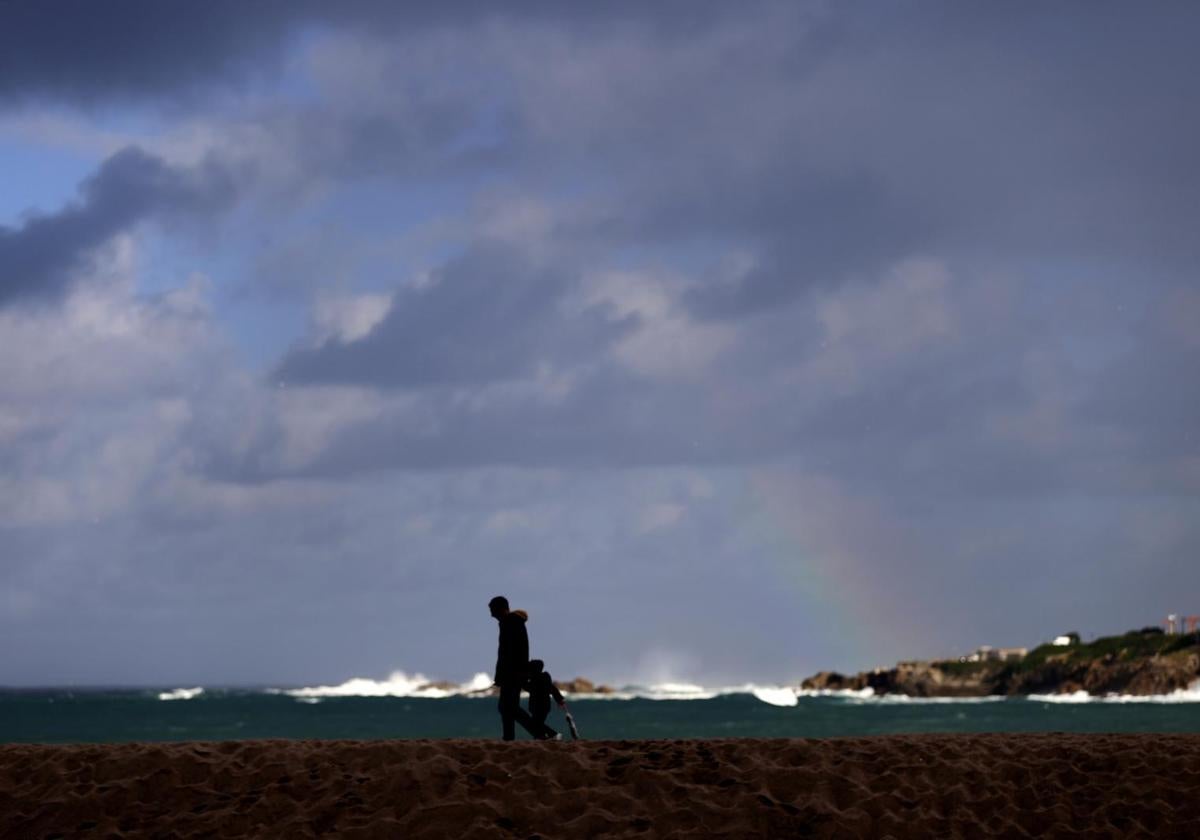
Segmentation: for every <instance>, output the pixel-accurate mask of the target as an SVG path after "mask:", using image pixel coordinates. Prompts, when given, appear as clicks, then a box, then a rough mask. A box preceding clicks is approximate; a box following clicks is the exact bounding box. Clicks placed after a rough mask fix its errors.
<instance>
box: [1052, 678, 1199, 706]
mask: <svg viewBox="0 0 1200 840" xmlns="http://www.w3.org/2000/svg"><path fill="white" fill-rule="evenodd" d="M1029 699H1030V700H1033V701H1037V702H1040V703H1200V680H1197V681H1196V682H1193V683H1192V684H1191V685H1189V686H1188V687H1187V688H1178V689H1176V690H1175V691H1172V692H1171V693H1170V694H1088V693H1087V692H1086V691H1076V692H1073V693H1071V694H1030V695H1029Z"/></svg>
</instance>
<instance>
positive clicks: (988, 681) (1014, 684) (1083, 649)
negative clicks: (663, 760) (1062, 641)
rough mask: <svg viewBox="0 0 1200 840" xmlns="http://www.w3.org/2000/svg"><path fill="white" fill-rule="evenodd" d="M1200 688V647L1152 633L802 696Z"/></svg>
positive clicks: (854, 679) (841, 678)
mask: <svg viewBox="0 0 1200 840" xmlns="http://www.w3.org/2000/svg"><path fill="white" fill-rule="evenodd" d="M1197 680H1200V639H1198V638H1197V636H1196V634H1190V636H1180V635H1176V636H1165V635H1163V634H1162V633H1161V632H1157V633H1156V632H1154V631H1152V630H1143V631H1134V632H1131V633H1126V634H1125V635H1124V636H1112V637H1107V638H1101V639H1097V640H1095V641H1094V642H1091V643H1088V644H1081V645H1072V646H1069V647H1065V648H1064V647H1056V646H1053V645H1043V646H1042V647H1039V648H1036V649H1035V650H1033V651H1032V652H1031V653H1030V654H1029V655H1028V656H1027V657H1026V658H1025V659H1024V660H1021V661H1017V662H962V661H955V660H944V661H935V662H901V663H899V664H898V665H896V666H895V667H894V668H877V669H875V670H873V671H863V672H860V673H858V674H853V675H846V674H839V673H838V672H836V671H822V672H820V673H818V674H815V675H814V676H811V677H809V678H808V679H806V680H804V681H803V682H802V683H801V688H804V689H809V690H814V691H822V690H830V691H847V690H848V691H861V690H862V689H864V688H870V689H873V690H874V692H875V693H876V694H902V695H906V696H908V697H986V696H995V695H1012V696H1020V695H1028V694H1070V693H1073V692H1076V691H1086V692H1088V693H1089V694H1096V695H1103V694H1131V695H1151V694H1169V693H1171V692H1172V691H1176V690H1178V689H1186V688H1188V687H1190V686H1191V685H1193V684H1195V683H1196V681H1197Z"/></svg>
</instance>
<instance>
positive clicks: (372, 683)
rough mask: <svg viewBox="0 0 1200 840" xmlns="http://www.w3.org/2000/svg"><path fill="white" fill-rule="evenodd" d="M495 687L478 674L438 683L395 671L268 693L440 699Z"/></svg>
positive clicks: (319, 696)
mask: <svg viewBox="0 0 1200 840" xmlns="http://www.w3.org/2000/svg"><path fill="white" fill-rule="evenodd" d="M491 686H492V678H491V677H489V676H488V675H487V674H483V673H479V674H476V675H475V676H474V677H472V678H471V679H470V680H469V681H468V682H465V683H447V682H437V681H435V680H431V679H429V678H428V677H426V676H425V675H424V674H412V675H411V676H410V675H409V674H406V673H405V672H404V671H393V672H392V673H391V675H390V676H388V678H387V679H385V680H372V679H368V678H366V677H355V678H353V679H350V680H346V681H345V682H344V683H341V684H340V685H318V686H312V687H310V688H273V689H268V691H267V693H268V694H286V695H288V696H289V697H295V698H297V699H306V698H307V699H311V698H322V697H428V698H432V699H440V698H443V697H457V696H461V695H464V694H477V693H480V692H484V691H487V690H488V689H489V688H491Z"/></svg>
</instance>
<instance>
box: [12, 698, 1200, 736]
mask: <svg viewBox="0 0 1200 840" xmlns="http://www.w3.org/2000/svg"><path fill="white" fill-rule="evenodd" d="M159 691H160V690H159V689H153V690H148V689H123V690H74V691H63V690H36V691H35V690H19V691H11V690H10V691H0V742H43V743H67V742H121V741H178V740H225V739H234V738H238V739H240V738H494V737H498V736H499V732H500V720H499V715H498V714H497V713H496V703H495V700H493V699H489V698H469V697H448V698H444V699H428V698H411V697H330V698H323V699H321V700H320V702H316V703H314V702H311V701H310V702H304V701H303V700H299V699H296V698H293V697H289V696H286V695H280V694H269V693H264V692H262V691H255V690H246V689H224V690H223V689H208V690H206V691H205V692H203V693H201V694H199V695H198V696H196V697H194V698H192V699H181V700H160V699H159V697H158V695H159ZM570 708H571V711H572V713H573V714H574V717H575V720H576V723H577V724H578V725H579V729H580V734H581V735H582V736H583V737H584V738H597V739H601V738H603V739H610V738H611V739H621V738H828V737H838V736H855V735H881V734H887V733H908V732H1046V731H1062V732H1200V703H1194V702H1191V703H1101V702H1087V703H1047V702H1041V701H1036V700H1026V699H1005V700H1000V701H991V702H933V703H931V702H890V701H880V700H878V699H868V700H862V699H848V698H841V697H802V698H800V699H799V702H798V704H797V705H795V706H790V707H781V706H772V705H769V704H767V703H764V702H762V701H760V700H758V699H756V698H755V697H753V696H752V695H749V694H730V695H724V696H719V697H714V698H712V699H707V700H648V699H629V700H586V699H579V700H575V701H571V702H570ZM549 723H550V725H551V726H554V727H555V728H557V729H559V730H560V731H563V732H564V733H565V731H566V726H565V724H564V722H563V719H562V717H561V715H560V714H559V712H557V711H555V712H553V713H552V715H551V718H550V720H549ZM518 732H519V733H520V736H521V737H524V733H523V732H521V731H520V729H519V728H518Z"/></svg>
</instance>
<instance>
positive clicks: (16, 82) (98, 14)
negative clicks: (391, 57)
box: [0, 0, 712, 105]
mask: <svg viewBox="0 0 1200 840" xmlns="http://www.w3.org/2000/svg"><path fill="white" fill-rule="evenodd" d="M631 11H637V12H638V13H639V14H644V11H645V10H644V9H643V8H642V7H641V6H640V4H635V3H614V4H606V6H605V7H604V8H603V9H591V8H590V7H580V8H578V9H572V10H570V11H565V10H564V9H563V8H562V7H561V5H560V4H557V3H549V2H528V3H524V4H514V5H513V6H510V7H505V8H503V9H500V10H497V7H496V5H495V4H493V3H488V2H485V1H484V0H479V2H462V3H454V4H444V6H443V5H440V4H413V3H388V2H383V0H347V2H342V3H336V4H333V3H321V2H318V0H293V2H287V0H258V2H253V3H242V2H236V1H235V0H212V2H207V3H204V4H203V5H193V4H168V3H158V2H155V1H154V0H113V2H109V3H105V4H104V5H103V6H102V7H101V6H97V5H96V4H94V3H88V2H86V0H47V2H42V3H19V2H13V3H4V4H0V103H2V102H3V101H4V100H6V99H7V100H10V101H30V100H36V99H39V98H49V99H57V100H63V101H67V102H72V103H79V104H85V105H91V104H98V103H104V102H111V101H137V100H140V99H150V100H157V101H161V102H164V103H170V102H172V101H173V100H174V99H175V98H177V97H181V96H183V97H187V96H189V95H190V94H192V93H195V92H200V91H205V90H213V89H218V88H221V87H227V86H236V85H241V84H244V83H246V82H248V81H253V80H256V79H263V78H270V77H274V76H275V75H277V73H278V71H279V64H280V60H281V58H282V55H283V53H284V51H285V49H286V48H287V46H288V44H289V42H290V41H291V40H292V39H293V38H294V37H295V36H297V35H298V34H299V33H301V32H302V31H303V30H304V28H305V27H306V26H312V25H335V26H348V27H358V28H364V29H368V30H371V31H374V32H378V31H380V27H382V28H383V29H384V31H391V32H396V31H403V30H407V29H411V28H413V27H421V26H430V25H462V24H464V23H469V22H472V21H475V20H478V19H481V18H487V17H505V16H509V15H512V16H521V15H526V16H530V17H532V18H534V19H539V20H540V19H549V20H554V19H560V18H566V19H568V20H569V19H571V18H574V19H576V20H580V21H583V22H585V23H588V22H596V21H600V22H603V21H604V20H605V19H609V20H617V21H620V20H621V19H623V18H624V17H625V16H626V15H628V14H630V12H631ZM711 14H712V9H708V10H705V9H704V8H703V7H702V4H693V3H682V4H681V3H666V4H661V8H660V9H658V10H656V11H654V12H653V13H652V17H653V19H655V20H657V21H658V22H659V24H660V25H663V24H666V23H668V22H669V23H670V24H671V26H670V27H669V28H668V29H667V30H665V31H669V29H673V28H675V26H677V25H679V24H683V25H684V26H690V25H693V24H694V23H695V22H697V21H698V20H701V19H704V18H708V17H710V16H711Z"/></svg>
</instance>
